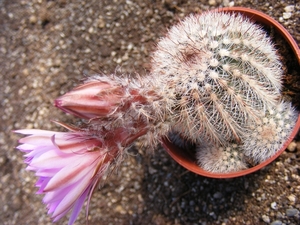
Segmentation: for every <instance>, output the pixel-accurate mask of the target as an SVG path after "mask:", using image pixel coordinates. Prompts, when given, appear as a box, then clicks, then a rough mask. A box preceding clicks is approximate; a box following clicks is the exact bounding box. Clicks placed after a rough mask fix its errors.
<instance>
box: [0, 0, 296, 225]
mask: <svg viewBox="0 0 300 225" xmlns="http://www.w3.org/2000/svg"><path fill="white" fill-rule="evenodd" d="M267 2H269V3H265V1H262V0H252V1H248V0H239V1H232V2H230V1H228V0H227V1H226V0H224V1H221V0H210V1H204V0H201V1H199V0H198V1H196V0H190V1H183V0H177V1H176V0H174V1H170V0H165V1H156V0H144V1H133V0H132V1H129V0H127V1H125V0H121V1H117V0H113V1H110V0H101V1H95V0H91V1H86V3H84V2H83V1H80V0H77V1H75V0H74V1H68V0H58V1H50V0H49V1H44V0H32V1H26V0H19V1H18V0H0V79H1V84H0V88H1V89H0V90H1V91H0V98H1V109H0V114H1V123H0V128H1V129H0V131H1V133H0V144H1V152H0V179H1V183H0V194H1V197H0V198H1V204H0V224H6V225H13V224H52V223H51V220H50V217H49V216H48V215H47V211H46V208H45V206H44V205H43V204H42V201H41V199H42V196H41V195H35V192H36V190H37V189H36V188H35V186H34V184H35V181H36V178H35V177H34V176H33V173H32V172H28V171H26V170H25V165H24V164H23V162H22V160H23V157H22V154H21V153H20V152H18V151H17V150H15V149H14V147H15V146H16V145H17V139H18V138H19V136H17V135H15V134H13V133H12V132H11V131H12V130H14V129H20V128H40V129H54V130H57V129H59V128H57V127H56V126H55V125H54V124H53V123H51V122H50V120H52V119H55V120H60V121H64V122H72V117H71V116H66V115H64V114H63V113H62V112H60V111H59V110H57V109H55V107H54V106H53V105H52V103H53V100H54V99H55V98H57V97H58V96H59V95H61V94H63V93H65V92H66V91H68V90H70V89H71V88H72V87H73V86H74V85H76V84H77V83H78V82H79V81H80V80H81V79H82V78H83V77H84V76H85V75H87V74H90V73H91V71H101V72H105V73H111V72H114V71H115V69H116V68H118V67H121V69H122V71H123V72H125V73H134V72H139V73H142V74H145V73H146V71H147V68H148V62H149V56H150V53H151V51H152V50H153V49H154V46H155V41H156V40H157V39H158V38H159V37H161V36H162V35H163V34H164V33H165V32H166V29H167V28H168V27H169V26H170V25H171V24H172V23H174V22H175V21H178V20H179V19H180V18H183V17H184V16H186V15H188V14H189V13H191V12H202V11H204V10H207V9H211V8H216V7H222V6H226V5H228V4H231V5H232V4H233V3H234V5H235V6H247V7H251V8H254V9H258V10H261V11H263V12H266V13H267V14H269V15H271V16H272V17H274V18H275V19H277V20H278V21H280V22H281V23H282V24H283V25H284V26H285V27H286V28H287V29H288V30H289V32H290V33H291V34H292V35H293V36H294V38H295V39H296V41H297V42H298V43H300V22H299V16H300V2H299V0H298V1H267ZM286 6H291V7H287V8H286ZM290 9H292V10H291V12H290V11H289V10H290ZM290 57H292V56H290ZM73 122H74V121H73ZM130 152H131V155H130V156H129V157H128V158H127V159H126V160H125V161H124V162H123V163H122V165H121V167H120V168H119V170H118V171H117V172H116V173H114V174H113V175H112V176H111V178H110V179H109V180H108V181H107V182H106V183H105V184H104V185H103V187H102V188H101V189H99V190H97V191H96V192H95V193H94V196H93V199H92V201H91V205H90V213H89V220H90V224H157V225H160V224H161V225H163V224H249V225H251V224H273V225H275V224H276V225H279V224H283V223H284V224H300V222H299V219H300V216H299V210H300V179H299V175H300V146H299V143H298V148H296V149H294V150H293V149H292V150H290V151H286V152H284V153H283V154H282V155H281V156H280V157H279V158H278V159H277V160H276V161H275V162H273V163H272V164H271V165H269V166H267V167H266V168H265V169H263V170H261V171H259V172H256V173H255V174H251V175H248V176H246V177H241V178H236V179H229V180H216V179H208V178H204V177H200V176H197V175H195V174H193V173H190V172H188V171H186V170H185V169H184V168H182V167H181V166H179V165H178V164H177V163H175V162H174V161H173V160H172V159H171V158H170V157H169V156H168V155H167V154H166V153H165V151H164V150H163V149H161V148H160V147H158V148H157V150H156V152H155V154H154V155H150V154H146V153H145V152H146V149H142V148H139V146H136V147H135V148H133V149H132V150H131V151H130ZM276 221H277V222H276ZM66 223H67V218H64V219H62V220H61V221H60V222H58V223H57V224H66ZM76 224H85V215H84V210H82V212H81V214H80V216H79V219H78V220H77V222H76Z"/></svg>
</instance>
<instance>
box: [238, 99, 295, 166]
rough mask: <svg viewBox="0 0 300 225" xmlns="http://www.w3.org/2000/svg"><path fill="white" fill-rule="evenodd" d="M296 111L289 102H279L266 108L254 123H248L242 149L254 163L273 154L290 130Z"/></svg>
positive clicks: (279, 147) (293, 123) (293, 124)
mask: <svg viewBox="0 0 300 225" xmlns="http://www.w3.org/2000/svg"><path fill="white" fill-rule="evenodd" d="M297 117H298V112H296V111H295V110H294V108H293V107H292V106H291V104H290V103H287V102H281V103H279V104H278V106H276V107H273V108H270V109H268V110H266V113H265V115H264V116H263V117H262V118H261V119H260V120H258V121H257V122H256V123H255V124H250V125H249V129H250V130H251V131H250V132H249V133H246V134H245V135H244V136H243V137H242V139H243V150H244V152H245V155H246V156H249V157H250V158H252V159H253V160H254V162H255V163H261V162H263V161H265V160H267V159H268V158H270V157H271V156H273V155H275V154H276V152H277V151H278V150H280V149H281V147H282V146H283V144H284V142H285V141H286V140H287V138H288V136H289V135H290V133H291V132H292V129H293V127H294V126H295V123H296V121H297Z"/></svg>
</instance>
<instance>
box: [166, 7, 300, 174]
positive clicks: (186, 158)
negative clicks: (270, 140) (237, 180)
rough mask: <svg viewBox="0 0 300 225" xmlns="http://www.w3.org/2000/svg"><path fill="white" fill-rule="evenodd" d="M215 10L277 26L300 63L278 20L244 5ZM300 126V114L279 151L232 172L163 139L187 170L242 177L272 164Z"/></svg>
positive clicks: (169, 151) (294, 43) (173, 156)
mask: <svg viewBox="0 0 300 225" xmlns="http://www.w3.org/2000/svg"><path fill="white" fill-rule="evenodd" d="M215 11H218V12H226V13H240V14H242V15H244V16H246V17H248V18H249V19H250V20H251V21H253V22H255V23H258V24H261V25H262V26H273V27H274V28H275V31H276V32H278V34H280V35H282V37H284V39H285V40H286V41H287V43H288V44H289V45H290V47H291V48H292V50H293V52H294V54H295V57H296V58H297V60H298V62H299V64H300V49H299V47H298V45H297V43H296V41H295V40H294V39H293V37H292V36H291V35H290V33H289V32H288V31H287V30H286V29H285V28H284V27H283V26H282V25H281V24H280V23H278V22H277V21H276V20H274V19H273V18H271V17H270V16H268V15H266V14H264V13H262V12H259V11H257V10H253V9H248V8H243V7H230V8H220V9H216V10H215ZM299 128H300V115H299V117H298V120H297V123H296V125H295V127H294V129H293V131H292V133H291V135H290V136H289V138H288V139H287V140H286V142H285V143H284V145H283V146H282V148H281V149H280V150H279V151H277V153H276V154H275V155H274V156H273V157H271V158H269V159H268V160H266V161H264V162H263V163H260V164H258V165H256V166H254V167H251V168H249V169H245V170H241V171H238V172H231V173H211V172H208V171H205V170H203V169H202V168H201V167H199V165H197V163H196V159H195V156H194V155H193V154H192V153H190V152H188V151H186V150H182V149H180V148H178V147H177V146H175V145H174V144H173V143H171V142H170V141H169V140H168V139H167V138H164V139H163V140H162V145H163V147H164V148H165V149H166V151H167V152H168V153H169V155H170V156H171V157H172V158H173V159H174V160H175V161H176V162H177V163H179V164H180V165H181V166H183V167H184V168H186V169H187V170H189V171H191V172H194V173H196V174H199V175H202V176H205V177H211V178H234V177H240V176H244V175H247V174H250V173H253V172H255V171H257V170H259V169H261V168H263V167H265V166H266V165H268V164H270V163H271V162H272V161H274V160H275V159H276V158H277V157H278V156H279V155H280V154H281V153H282V152H283V151H284V150H285V149H286V147H287V146H288V145H289V144H290V143H291V141H292V140H293V139H294V137H295V135H296V134H297V133H298V130H299Z"/></svg>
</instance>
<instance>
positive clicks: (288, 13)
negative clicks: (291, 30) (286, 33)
mask: <svg viewBox="0 0 300 225" xmlns="http://www.w3.org/2000/svg"><path fill="white" fill-rule="evenodd" d="M291 16H292V13H290V12H284V13H283V14H282V17H283V19H289V18H291Z"/></svg>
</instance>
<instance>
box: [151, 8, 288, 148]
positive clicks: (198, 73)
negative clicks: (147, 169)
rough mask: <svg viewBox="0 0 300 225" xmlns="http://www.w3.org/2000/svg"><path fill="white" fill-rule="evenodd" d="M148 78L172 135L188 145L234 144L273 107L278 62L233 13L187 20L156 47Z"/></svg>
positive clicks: (258, 34) (261, 36)
mask: <svg viewBox="0 0 300 225" xmlns="http://www.w3.org/2000/svg"><path fill="white" fill-rule="evenodd" d="M152 74H153V75H154V77H156V79H158V80H159V81H158V83H160V84H161V88H162V89H163V90H164V97H165V98H167V99H169V100H168V101H166V102H167V103H169V105H167V106H166V107H167V109H166V110H167V111H169V112H172V119H170V120H171V121H176V123H174V124H175V125H174V127H175V130H176V131H178V132H180V133H181V134H182V136H183V137H186V138H188V139H190V140H192V141H193V142H198V141H200V140H201V139H202V138H203V137H204V138H205V139H207V140H208V141H210V142H212V143H226V142H228V141H233V140H234V141H238V142H239V141H240V137H241V136H242V135H243V134H244V132H245V127H246V125H247V124H248V122H249V121H254V120H256V119H257V118H260V117H261V116H262V115H263V114H264V110H265V109H266V108H267V106H268V105H271V106H274V105H275V104H276V102H277V101H278V99H279V96H280V89H281V81H280V78H281V75H282V70H281V63H280V61H279V59H278V56H277V55H276V50H275V48H274V46H273V44H272V43H271V41H270V39H269V38H268V36H267V34H266V33H265V32H264V31H263V30H262V29H261V28H260V27H259V26H258V25H255V24H254V23H252V22H250V21H249V19H247V18H245V17H243V16H241V15H239V14H226V13H221V12H208V13H204V14H202V15H191V16H189V17H187V18H186V19H184V20H183V21H182V22H180V23H178V24H177V25H175V26H173V27H172V28H171V29H170V30H169V32H168V33H167V35H166V37H164V38H162V39H161V40H160V41H159V43H158V44H157V50H156V51H155V52H154V54H153V57H152Z"/></svg>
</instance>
